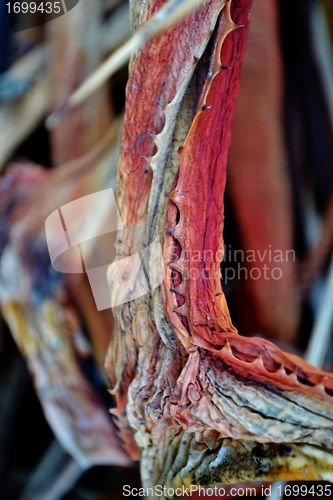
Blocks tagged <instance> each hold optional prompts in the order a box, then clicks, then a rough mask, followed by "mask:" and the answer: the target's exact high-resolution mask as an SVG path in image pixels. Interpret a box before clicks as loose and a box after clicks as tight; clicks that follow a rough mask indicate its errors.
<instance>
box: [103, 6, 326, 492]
mask: <svg viewBox="0 0 333 500" xmlns="http://www.w3.org/2000/svg"><path fill="white" fill-rule="evenodd" d="M162 3H163V2H160V1H155V2H151V3H149V4H148V3H145V4H141V5H140V6H138V4H137V3H135V2H134V3H133V4H132V18H133V22H134V24H135V26H136V27H137V26H140V25H141V24H142V23H144V22H145V20H146V19H147V18H148V17H149V16H151V15H152V13H154V12H155V11H156V10H157V9H158V8H160V6H161V4H162ZM250 7H251V0H234V1H233V2H231V1H225V2H221V1H220V2H218V1H215V0H212V1H209V2H206V3H205V4H203V6H202V7H200V8H199V9H197V10H196V11H195V12H194V13H192V14H191V15H190V16H188V17H187V18H186V19H185V20H183V21H182V22H181V23H179V24H178V25H176V26H174V27H172V28H170V29H168V30H167V31H165V32H164V33H163V34H162V35H161V36H158V37H155V38H153V39H152V40H151V41H150V42H149V43H148V44H147V45H145V46H144V47H143V48H142V49H141V50H140V51H139V52H138V53H137V54H136V55H135V56H134V57H133V59H132V61H131V65H130V77H129V82H128V86H127V93H126V99H127V101H126V112H125V121H124V130H123V142H122V144H123V145H122V154H121V159H120V165H119V202H120V210H121V216H122V221H123V224H124V225H127V226H133V225H137V224H141V225H142V224H143V225H146V226H147V228H148V229H147V235H146V241H145V244H146V245H147V244H149V243H150V242H151V241H153V240H154V239H155V238H156V237H157V236H158V237H159V238H160V239H161V241H162V243H163V262H164V271H165V279H164V281H163V284H162V286H161V287H160V288H157V289H155V290H154V291H153V292H151V294H147V295H145V296H143V297H141V298H139V299H136V300H133V301H130V302H128V303H127V304H124V305H123V306H120V307H118V308H116V309H115V323H116V326H115V331H114V333H113V336H112V340H111V344H110V348H109V352H108V355H107V358H106V370H107V372H108V375H109V378H110V381H111V384H112V387H113V393H114V394H115V396H116V401H117V408H116V410H114V413H115V414H116V416H117V417H118V419H117V423H118V426H119V431H120V435H121V436H122V439H123V444H124V446H125V447H126V448H127V451H128V452H129V453H130V454H131V456H132V458H138V457H139V456H140V457H141V471H142V479H143V483H144V485H145V486H153V485H156V484H159V485H160V484H162V485H166V486H181V485H189V484H197V485H201V486H209V485H216V484H224V483H233V482H241V481H247V480H258V479H277V478H281V479H302V480H303V479H329V480H332V479H333V465H332V464H333V455H332V454H331V451H330V450H331V449H332V447H333V429H332V420H333V412H332V390H333V377H332V375H329V374H326V373H323V372H321V371H319V370H316V369H315V368H312V367H311V366H309V365H308V364H306V363H305V362H303V361H302V360H301V359H299V358H297V357H295V356H292V355H289V354H286V353H283V352H281V351H280V350H279V349H278V348H276V347H275V346H274V345H273V344H271V343H269V342H268V341H265V340H263V339H256V338H250V339H249V338H244V337H242V336H240V335H238V333H237V331H236V329H235V327H234V326H233V325H232V322H231V319H230V315H229V311H228V306H227V303H226V300H225V297H224V294H223V291H222V288H221V275H220V261H221V260H222V258H223V238H222V231H223V196H224V188H225V183H226V162H227V151H228V147H229V143H230V127H231V120H232V116H233V110H234V107H235V102H236V98H237V94H238V89H239V83H240V71H241V61H242V58H243V54H244V50H245V43H246V35H247V30H248V15H249V9H250ZM130 245H131V243H130V242H129V241H123V240H121V241H120V240H119V241H118V245H117V250H118V253H119V255H120V256H122V257H124V256H126V255H130V253H131V248H130ZM149 271H150V272H151V273H153V272H154V264H153V263H151V268H150V269H149ZM122 280H126V274H124V275H123V277H122ZM123 284H124V283H122V282H121V279H119V278H117V277H116V278H115V277H112V276H111V275H110V289H111V294H117V290H119V288H120V287H121V286H123Z"/></svg>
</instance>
